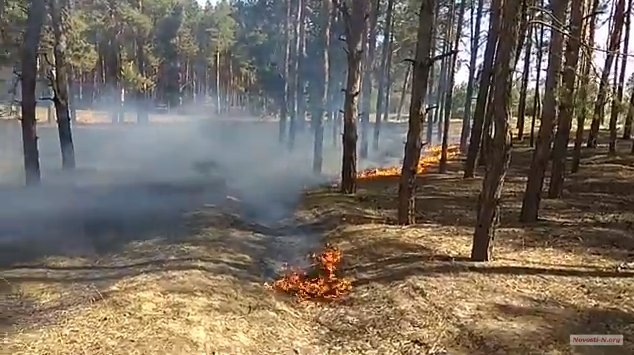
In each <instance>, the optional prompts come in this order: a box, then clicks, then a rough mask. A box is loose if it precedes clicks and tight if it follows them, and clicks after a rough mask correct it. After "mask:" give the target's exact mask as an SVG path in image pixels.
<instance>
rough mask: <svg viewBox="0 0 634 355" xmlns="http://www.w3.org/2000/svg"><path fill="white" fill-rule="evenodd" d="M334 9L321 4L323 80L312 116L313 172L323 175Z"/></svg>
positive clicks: (327, 0)
mask: <svg viewBox="0 0 634 355" xmlns="http://www.w3.org/2000/svg"><path fill="white" fill-rule="evenodd" d="M331 8H332V3H331V0H322V2H321V14H320V16H319V18H320V20H321V21H320V22H321V26H320V30H321V33H320V40H321V48H323V50H322V51H320V53H321V58H319V59H320V61H321V63H320V64H321V65H320V66H319V68H320V72H319V73H318V76H317V77H319V78H323V79H322V81H321V82H320V83H318V84H317V89H318V90H317V93H316V95H315V96H316V99H317V100H318V103H317V104H316V105H315V110H314V112H313V114H311V119H312V121H313V130H314V134H315V141H314V144H313V172H314V173H316V174H321V168H322V164H323V155H322V154H323V147H324V113H325V112H326V106H327V105H328V85H329V83H328V72H329V61H330V59H329V58H330V56H329V50H328V49H329V48H330V25H331V22H330V11H331Z"/></svg>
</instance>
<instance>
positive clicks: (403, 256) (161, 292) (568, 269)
mask: <svg viewBox="0 0 634 355" xmlns="http://www.w3.org/2000/svg"><path fill="white" fill-rule="evenodd" d="M529 157H530V155H529V153H528V152H527V151H526V149H523V148H521V147H520V148H518V149H517V152H516V153H515V155H514V157H513V167H512V171H511V173H510V176H509V178H508V179H507V184H506V185H505V195H504V215H503V217H502V226H501V228H500V229H499V231H498V234H497V240H496V246H495V254H496V261H494V262H491V263H487V264H473V263H469V262H467V261H465V258H466V257H468V255H469V251H470V238H471V233H472V228H473V223H474V212H473V209H474V206H475V201H476V198H477V192H478V191H479V188H480V186H481V180H480V179H473V180H468V181H465V180H463V179H461V177H460V172H459V162H453V163H452V165H451V168H452V169H451V171H450V173H449V174H445V175H438V174H433V173H432V174H429V175H426V176H424V177H422V178H421V179H420V182H421V185H422V188H421V189H420V191H419V199H418V201H417V204H418V215H419V221H420V224H418V225H416V226H412V227H407V228H402V227H398V226H394V225H393V224H392V222H393V220H394V215H395V212H394V210H393V208H394V205H395V203H394V202H395V201H394V196H395V191H396V182H395V180H394V179H389V178H387V179H380V180H370V181H364V182H362V183H361V186H360V187H361V188H360V191H359V193H358V194H357V195H356V196H341V195H339V194H337V193H335V192H333V191H330V190H329V189H322V190H317V191H312V192H309V193H307V195H306V198H305V199H304V201H303V203H302V205H301V206H300V207H299V208H298V210H297V212H296V214H295V216H293V218H291V219H289V220H287V221H281V222H280V223H277V224H264V223H255V222H252V221H249V220H247V219H244V218H241V217H240V215H239V214H238V213H237V212H236V211H237V209H239V205H240V204H239V202H236V201H232V200H228V201H224V202H223V203H218V204H216V205H215V206H207V207H205V208H201V209H199V210H198V211H197V212H196V213H191V214H187V215H184V216H183V220H184V221H185V222H187V224H186V227H187V228H186V229H183V230H178V231H175V232H174V233H160V232H157V235H156V237H155V238H146V239H145V240H143V241H136V242H130V243H126V244H123V245H119V247H118V248H116V249H113V250H108V249H105V250H102V251H99V252H97V253H93V254H91V255H89V256H83V257H82V256H75V257H68V256H66V257H65V256H46V257H44V256H42V257H40V258H38V259H37V260H31V261H29V262H22V263H21V264H18V263H14V264H13V265H11V266H7V267H4V268H2V269H0V337H1V338H0V341H1V343H0V345H1V347H0V352H2V353H7V354H92V355H100V354H104V355H106V354H108V355H110V354H285V353H289V354H298V353H299V354H444V353H448V354H533V353H540V354H544V353H545V354H631V353H633V352H634V347H633V345H632V344H633V343H632V341H633V340H634V306H633V305H634V282H633V281H634V272H632V271H628V270H622V271H621V270H617V267H618V266H619V265H620V264H621V263H623V262H625V261H633V259H634V232H633V224H634V185H633V184H634V160H633V158H632V157H631V156H628V155H625V154H623V155H619V156H618V157H616V158H607V157H606V156H605V155H600V154H597V155H595V156H589V155H588V156H586V157H585V159H584V166H583V170H582V171H581V172H580V173H579V174H577V175H575V176H571V177H570V178H569V180H568V183H567V186H566V197H565V198H564V199H562V200H556V201H553V200H544V201H543V214H542V217H543V220H542V221H540V222H539V223H537V224H534V225H522V224H519V223H518V222H517V216H518V210H519V207H520V199H521V192H522V190H523V187H524V184H525V178H524V177H523V176H525V173H526V169H527V166H528V164H527V162H528V159H529ZM298 240H302V241H306V240H311V242H310V243H304V242H301V243H299V244H301V247H297V249H294V247H293V245H294V244H293V242H294V241H295V242H297V241H298ZM325 241H329V242H332V243H334V244H335V245H337V246H339V247H340V248H342V249H343V252H344V261H345V265H344V267H345V269H344V275H345V276H347V277H350V278H352V279H353V282H354V283H353V292H352V294H351V295H350V297H349V298H347V299H345V300H343V301H342V302H340V303H336V304H318V303H311V302H306V303H297V302H295V301H294V300H293V299H292V298H290V297H287V296H285V295H279V294H275V293H274V292H272V291H270V290H268V289H267V288H266V287H264V282H266V281H270V279H271V277H272V276H273V275H274V271H275V269H276V267H278V266H280V264H281V262H283V261H289V260H288V259H289V258H293V257H297V256H298V254H301V253H302V252H305V251H307V250H304V249H303V248H306V247H307V246H309V245H312V246H313V248H316V247H317V245H318V244H319V243H321V242H325ZM290 261H291V262H292V263H294V262H299V260H290ZM570 334H623V335H624V338H625V345H623V346H618V347H616V346H611V347H591V348H590V347H577V348H571V347H570V345H569V335H570Z"/></svg>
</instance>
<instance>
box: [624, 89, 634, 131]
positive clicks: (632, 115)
mask: <svg viewBox="0 0 634 355" xmlns="http://www.w3.org/2000/svg"><path fill="white" fill-rule="evenodd" d="M633 121H634V88H632V91H631V92H630V103H629V106H628V110H627V116H626V117H625V125H624V126H623V139H632V122H633Z"/></svg>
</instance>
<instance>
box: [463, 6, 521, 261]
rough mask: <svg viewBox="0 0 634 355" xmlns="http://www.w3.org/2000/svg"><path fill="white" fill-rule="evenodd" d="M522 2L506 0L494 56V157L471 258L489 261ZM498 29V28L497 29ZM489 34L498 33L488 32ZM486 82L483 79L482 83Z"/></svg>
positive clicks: (505, 159) (506, 157) (507, 145)
mask: <svg viewBox="0 0 634 355" xmlns="http://www.w3.org/2000/svg"><path fill="white" fill-rule="evenodd" d="M498 5H499V4H498ZM520 6H521V3H520V2H519V1H506V2H504V7H503V9H502V11H501V12H502V14H501V15H502V19H501V20H502V21H501V22H502V24H501V27H500V28H499V31H500V33H499V35H500V36H499V38H500V41H499V45H498V48H497V54H496V55H495V75H494V78H495V82H494V83H493V88H492V95H493V109H494V112H493V123H494V125H495V133H494V136H493V140H492V142H491V151H490V153H491V156H489V157H488V158H487V166H486V172H485V174H484V180H483V183H482V191H481V192H480V196H479V198H478V213H477V221H476V226H475V230H474V233H473V247H472V250H471V259H472V260H473V261H488V260H491V258H492V257H493V255H492V254H493V240H494V238H495V229H496V226H497V222H498V220H499V217H500V211H499V209H500V198H501V196H502V186H503V184H504V178H505V177H506V172H507V170H508V166H509V163H510V161H511V132H510V129H509V122H508V119H509V117H508V113H509V110H508V108H509V106H510V103H511V98H510V90H509V86H510V81H511V80H512V77H511V67H512V65H513V63H514V62H515V61H514V58H513V56H514V52H515V49H516V46H517V42H518V37H519V34H518V30H519V28H518V27H519V22H520V21H519V18H518V17H519V14H520ZM495 31H496V32H497V31H498V29H497V28H496V30H495ZM489 36H496V37H497V35H496V33H493V32H489ZM485 83H486V81H485V80H483V85H486V84H485Z"/></svg>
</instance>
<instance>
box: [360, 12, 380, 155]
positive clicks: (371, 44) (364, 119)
mask: <svg viewBox="0 0 634 355" xmlns="http://www.w3.org/2000/svg"><path fill="white" fill-rule="evenodd" d="M372 1H373V3H372V8H371V9H370V25H369V26H368V36H367V38H366V39H365V40H367V41H368V44H367V45H366V48H367V53H364V64H365V65H364V69H363V71H364V73H363V83H362V84H361V85H362V91H363V92H362V95H361V98H362V100H361V101H362V102H363V109H362V112H361V146H360V147H359V157H360V158H361V159H366V158H367V157H368V141H369V139H370V138H369V132H370V110H371V109H372V76H373V75H372V73H374V52H375V50H376V26H377V22H378V18H379V10H380V7H381V1H379V0H372Z"/></svg>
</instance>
